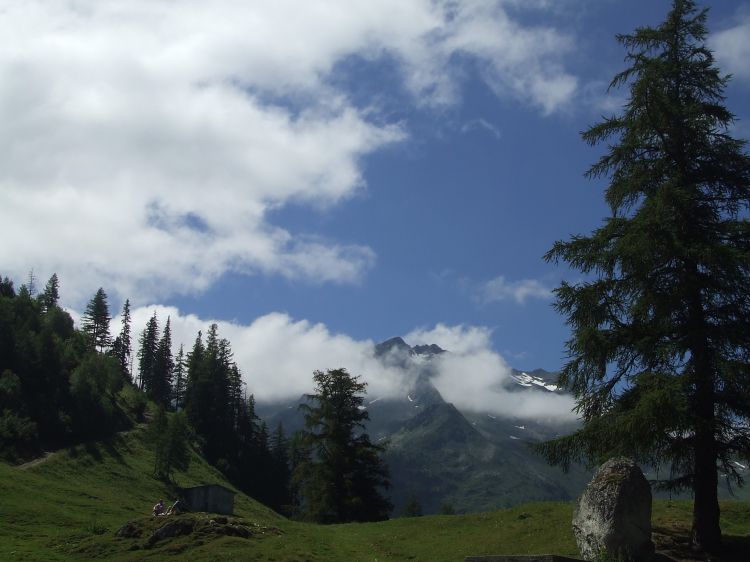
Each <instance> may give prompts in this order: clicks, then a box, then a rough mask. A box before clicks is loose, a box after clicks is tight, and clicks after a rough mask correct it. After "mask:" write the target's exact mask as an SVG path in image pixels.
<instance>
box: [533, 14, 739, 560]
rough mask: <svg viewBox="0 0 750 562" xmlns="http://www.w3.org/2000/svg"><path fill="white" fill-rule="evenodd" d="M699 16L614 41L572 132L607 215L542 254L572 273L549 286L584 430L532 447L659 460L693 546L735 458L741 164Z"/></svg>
mask: <svg viewBox="0 0 750 562" xmlns="http://www.w3.org/2000/svg"><path fill="white" fill-rule="evenodd" d="M706 18H707V11H706V10H698V9H697V7H696V6H695V3H694V2H693V1H692V0H674V2H673V5H672V8H671V11H670V12H669V14H668V15H667V18H666V20H665V21H664V22H663V23H661V24H660V25H658V26H657V27H642V28H638V29H636V31H635V32H634V33H633V34H630V35H619V36H618V37H617V39H618V41H619V42H620V43H621V44H622V45H623V46H624V47H625V49H626V51H627V56H626V59H625V60H626V62H627V63H628V65H629V66H628V67H627V68H626V69H625V70H624V71H622V72H621V73H619V74H618V75H616V76H615V78H614V79H613V80H612V83H611V86H610V87H611V88H627V89H628V91H629V98H628V100H627V103H626V104H625V106H624V107H623V110H622V111H621V113H620V114H619V115H614V116H611V117H608V118H605V119H604V120H603V121H602V122H601V123H599V124H597V125H594V126H593V127H591V128H590V129H588V130H587V131H585V132H584V133H583V135H582V136H583V139H584V140H585V141H586V142H587V143H589V144H591V145H599V144H602V143H604V144H605V145H606V147H607V150H606V152H605V153H604V155H603V156H602V157H601V158H600V159H599V160H598V161H597V162H596V163H595V164H594V165H593V166H592V167H591V168H590V170H589V171H588V174H587V176H588V177H589V178H590V179H606V180H607V181H608V182H609V183H608V186H607V188H606V191H605V199H606V202H607V203H608V204H609V207H610V210H611V216H609V217H607V218H606V219H605V221H604V223H603V225H602V226H601V227H600V228H598V229H596V230H595V231H594V232H593V233H591V235H589V236H574V237H573V238H572V239H570V240H568V241H558V242H556V243H555V244H554V246H553V247H552V249H551V250H550V251H549V252H548V253H547V255H546V256H545V259H546V260H548V261H552V262H559V261H564V262H567V263H568V264H569V265H570V266H571V267H573V268H575V269H577V270H579V271H581V272H582V273H583V274H584V275H583V277H584V280H583V281H581V282H578V283H567V282H564V283H562V285H561V286H560V287H559V288H558V289H556V297H557V298H556V303H555V308H556V309H557V310H558V311H559V312H560V313H562V314H563V315H564V316H566V318H567V323H568V324H569V325H570V327H571V330H572V337H571V339H570V340H569V341H568V343H567V349H568V353H569V361H568V363H567V364H566V366H565V367H564V369H563V371H562V373H561V377H560V381H561V384H563V385H564V386H566V387H567V388H568V389H570V390H571V391H572V392H573V393H574V394H575V396H576V399H577V412H578V413H579V414H580V416H581V418H582V420H583V422H584V425H583V427H582V429H581V430H579V431H578V432H576V433H575V434H573V435H570V436H568V437H563V438H561V439H557V440H555V441H551V442H548V443H546V444H544V445H542V446H541V447H540V450H541V451H542V453H543V454H544V455H545V456H546V458H547V459H548V460H549V461H551V462H552V463H555V464H560V465H563V466H567V465H568V464H569V463H570V462H573V461H586V462H588V463H595V462H599V461H601V460H603V459H605V458H607V457H609V456H612V455H621V454H625V455H630V456H632V457H634V458H636V459H637V460H639V461H641V462H645V463H650V464H653V465H656V466H660V467H666V469H667V470H666V471H664V470H662V473H664V472H666V474H667V477H666V478H665V479H664V480H663V481H661V482H660V484H661V485H662V487H666V488H670V489H681V488H682V489H684V488H687V489H691V490H692V491H693V494H694V498H695V501H694V512H693V530H692V533H693V542H694V544H695V545H696V546H697V547H700V548H702V549H704V550H709V551H710V550H715V549H716V548H718V547H719V545H720V542H721V531H720V529H719V506H718V501H717V481H718V473H717V471H718V469H719V468H720V469H721V471H722V472H724V473H726V474H727V475H728V476H729V477H730V478H731V479H733V481H734V482H735V483H736V484H738V485H741V484H742V483H743V482H742V477H741V475H740V474H739V473H738V472H737V470H736V466H735V465H734V464H733V461H735V460H737V459H738V458H745V459H747V458H748V457H749V456H750V430H749V429H748V422H749V421H750V290H749V289H750V283H749V281H750V276H749V275H748V274H749V273H750V224H749V223H748V220H747V216H748V205H749V203H750V158H749V157H748V156H747V154H746V153H745V152H744V150H745V141H742V140H737V139H734V138H733V137H732V136H731V134H730V127H731V125H732V123H733V121H734V117H733V115H732V114H731V113H730V112H729V110H727V109H726V107H725V106H724V101H725V97H724V90H725V87H726V85H727V83H728V80H729V77H727V76H724V75H722V74H721V73H720V71H719V69H718V68H717V67H716V65H715V63H714V58H713V55H712V53H711V51H710V50H709V49H708V48H707V47H706V36H707V29H706Z"/></svg>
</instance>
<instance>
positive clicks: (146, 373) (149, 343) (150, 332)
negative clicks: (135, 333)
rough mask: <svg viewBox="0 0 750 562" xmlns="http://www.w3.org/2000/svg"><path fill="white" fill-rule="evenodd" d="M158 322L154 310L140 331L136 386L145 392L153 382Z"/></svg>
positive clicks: (149, 390) (148, 390)
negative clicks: (137, 381) (137, 380)
mask: <svg viewBox="0 0 750 562" xmlns="http://www.w3.org/2000/svg"><path fill="white" fill-rule="evenodd" d="M158 336H159V322H158V320H157V319H156V312H154V315H153V316H152V317H151V318H149V320H148V322H147V323H146V327H145V328H144V330H143V332H142V333H141V337H140V344H141V345H140V349H139V350H138V372H139V383H138V387H139V388H140V389H141V390H145V391H146V394H148V393H149V392H151V388H152V386H153V384H154V377H155V374H154V368H155V365H156V350H157V347H158V345H159V344H158V340H157V338H158Z"/></svg>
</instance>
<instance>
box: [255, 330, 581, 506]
mask: <svg viewBox="0 0 750 562" xmlns="http://www.w3.org/2000/svg"><path fill="white" fill-rule="evenodd" d="M451 355H452V353H451V351H449V350H444V349H442V348H441V347H439V346H437V345H435V344H423V345H415V346H410V345H409V344H407V343H406V342H405V341H404V340H403V339H402V338H400V337H395V338H392V339H389V340H387V341H384V342H382V343H380V344H377V345H376V346H375V348H374V357H375V358H376V359H377V360H378V362H379V363H380V364H382V365H383V367H384V368H385V369H390V370H393V369H400V370H402V371H403V372H404V373H405V378H406V380H407V384H405V385H404V392H403V395H402V396H398V397H393V396H387V397H379V396H377V395H371V396H367V398H366V400H365V404H366V406H364V407H366V408H367V410H368V413H369V416H370V421H369V423H368V426H367V432H368V433H369V434H370V436H371V438H372V439H373V441H378V442H380V443H381V444H384V445H385V446H386V453H385V459H386V462H387V464H388V466H389V469H390V475H391V488H390V490H389V493H390V496H391V501H392V502H393V504H394V515H395V516H398V515H399V514H400V513H401V510H402V509H403V506H404V504H405V502H406V501H407V499H409V498H416V499H417V500H418V502H419V504H420V505H421V507H422V509H423V512H424V513H426V514H429V513H437V512H439V511H440V510H441V509H444V508H447V507H448V506H450V507H451V508H452V509H454V510H455V511H457V512H477V511H487V510H492V509H496V508H498V507H507V506H512V505H516V504H519V503H522V502H525V501H532V500H539V501H544V500H570V499H574V498H575V497H577V495H578V494H580V492H581V490H582V489H583V487H584V486H585V484H586V482H587V481H588V479H589V478H590V473H589V472H588V471H586V470H584V469H583V468H581V467H575V466H574V467H572V469H571V471H570V472H569V473H567V474H566V473H563V472H562V470H560V469H558V468H555V467H550V466H548V465H547V464H546V462H545V461H544V460H543V459H542V458H541V457H539V456H537V455H536V454H535V453H534V452H533V451H532V449H531V447H530V445H531V444H533V443H536V442H539V441H542V440H545V439H550V438H553V437H555V436H556V435H560V434H564V433H567V432H570V431H573V430H574V429H575V427H576V422H575V421H571V420H572V416H571V417H570V418H567V419H566V420H562V421H561V419H560V418H559V417H557V416H550V417H543V416H540V417H539V418H537V419H534V418H531V417H529V415H528V414H527V413H526V412H515V411H513V410H512V409H511V410H508V411H506V412H504V413H501V412H498V411H497V409H496V408H493V409H492V410H484V409H483V408H482V407H481V405H480V406H479V407H476V408H469V407H465V406H464V407H458V406H457V405H455V404H453V403H450V402H448V401H446V400H445V399H444V397H443V396H442V394H441V392H440V391H439V390H438V388H437V386H436V384H435V382H436V381H437V380H440V378H445V377H446V376H448V375H447V373H446V369H445V366H446V364H448V365H450V364H451V363H450V361H449V358H450V357H451ZM451 376H452V377H454V378H456V379H457V380H459V381H460V380H461V377H462V373H458V372H457V373H452V374H451ZM556 378H557V375H556V374H555V373H551V372H548V371H544V370H542V369H538V370H534V371H518V370H511V371H510V372H509V373H507V376H503V377H498V380H497V382H496V384H497V385H499V386H502V388H497V389H496V390H497V391H498V392H499V393H501V395H502V396H509V395H510V396H513V395H517V396H518V402H519V403H521V402H524V401H526V400H528V399H529V397H532V398H534V397H538V398H539V399H540V400H544V399H550V398H553V397H554V396H563V395H564V394H565V393H564V392H563V391H562V390H561V389H559V388H558V387H557V385H556V384H555V383H556ZM304 400H305V398H304V397H300V401H304ZM298 403H299V402H286V403H275V404H268V403H267V404H262V403H261V404H258V406H257V408H258V413H259V415H260V416H261V417H263V418H264V419H266V420H268V423H269V425H271V426H273V425H275V424H276V423H278V422H281V423H282V424H283V425H284V428H285V430H286V431H288V432H293V431H295V430H297V429H301V428H302V426H303V419H302V416H301V414H300V413H299V412H298V410H297V404H298Z"/></svg>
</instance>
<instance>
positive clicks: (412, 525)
mask: <svg viewBox="0 0 750 562" xmlns="http://www.w3.org/2000/svg"><path fill="white" fill-rule="evenodd" d="M153 461H154V455H153V451H152V450H151V449H150V447H149V446H148V445H147V444H146V441H145V440H144V430H143V429H136V430H134V431H132V432H128V433H123V434H120V435H118V436H117V437H115V438H113V439H111V440H108V441H105V442H99V443H95V444H90V445H81V446H78V447H74V448H71V449H69V450H64V451H60V452H57V453H55V454H53V455H52V456H50V457H49V458H48V459H47V460H45V461H44V462H41V463H39V464H36V465H34V466H31V467H28V468H19V467H14V466H10V465H7V464H0V560H91V559H107V560H162V559H189V560H268V561H326V562H328V561H338V560H340V561H356V560H362V561H365V560H367V561H376V560H377V561H384V560H392V561H402V560H418V561H434V562H439V561H448V560H463V558H464V557H465V556H467V555H481V554H541V553H557V554H565V555H571V556H575V555H576V554H577V549H576V546H575V541H574V539H573V535H572V532H571V528H570V520H571V516H572V511H573V505H572V504H571V503H535V504H526V505H522V506H518V507H515V508H511V509H504V510H500V511H495V512H489V513H479V514H469V515H449V516H428V517H418V518H404V519H393V520H390V521H385V522H381V523H368V524H347V525H330V526H321V525H312V524H306V523H300V522H295V521H290V520H288V519H285V518H283V517H281V516H280V515H278V514H276V513H274V512H273V511H271V510H269V509H268V508H265V507H264V506H262V505H261V504H259V503H257V502H255V501H254V500H252V499H251V498H248V497H247V496H245V495H243V494H239V493H238V494H237V497H236V502H235V520H236V521H237V522H239V523H241V524H243V525H245V526H247V527H249V528H250V529H252V536H251V537H250V538H240V537H234V536H224V535H212V534H205V533H204V534H200V533H193V534H190V535H186V536H178V537H174V538H171V539H165V540H163V541H159V542H157V543H156V544H155V545H153V547H151V548H144V546H145V544H146V541H145V537H146V535H144V536H143V537H141V538H120V537H116V536H115V532H116V531H117V530H118V529H119V528H120V527H121V526H122V525H124V524H125V523H126V522H129V521H135V522H136V523H137V524H138V525H140V526H142V527H143V528H144V529H145V531H146V533H147V534H148V533H149V532H150V531H152V530H154V529H156V528H158V527H160V526H162V525H164V524H165V522H167V521H169V520H174V518H152V517H150V510H151V507H152V505H153V504H154V503H155V502H156V501H157V500H158V499H159V498H164V499H165V500H167V501H169V500H170V499H172V498H173V497H174V490H173V489H170V487H169V486H166V485H165V484H164V483H162V482H160V481H158V480H155V479H154V478H152V476H151V470H152V467H153ZM175 481H176V484H178V485H180V486H190V485H196V484H200V483H206V482H218V483H223V484H225V485H227V483H226V482H225V481H224V479H223V478H222V476H221V475H220V474H219V473H218V472H217V471H216V470H214V469H213V468H212V467H210V466H209V465H207V464H206V463H205V462H204V461H203V460H202V459H201V458H200V457H199V456H197V455H194V456H193V459H192V461H191V464H190V467H189V469H188V470H187V471H186V472H178V473H177V474H176V475H175ZM722 507H723V521H722V523H723V529H724V533H725V535H728V542H729V544H730V545H731V547H732V549H733V550H734V551H737V552H750V504H748V503H745V502H725V503H724V504H723V506H722ZM690 509H691V508H690V504H689V502H684V501H678V502H666V501H658V502H656V503H655V509H654V527H655V536H656V538H657V539H658V540H659V541H661V542H662V543H663V544H664V546H665V549H666V551H667V552H670V553H679V552H682V551H684V548H683V547H684V542H685V540H686V537H687V532H688V529H689V526H690ZM179 517H187V518H194V519H195V518H198V519H200V518H203V519H204V520H208V519H210V517H211V516H209V515H206V514H188V515H185V516H179ZM204 522H205V523H208V521H204ZM680 549H682V550H680ZM738 549H739V550H738ZM726 559H727V560H742V558H737V557H735V556H734V555H733V554H730V555H728V557H727V558H726Z"/></svg>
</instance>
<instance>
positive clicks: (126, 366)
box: [113, 299, 133, 381]
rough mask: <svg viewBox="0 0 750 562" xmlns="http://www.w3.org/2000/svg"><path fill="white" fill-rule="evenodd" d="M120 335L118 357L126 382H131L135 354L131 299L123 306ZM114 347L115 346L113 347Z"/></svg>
mask: <svg viewBox="0 0 750 562" xmlns="http://www.w3.org/2000/svg"><path fill="white" fill-rule="evenodd" d="M120 322H121V325H122V327H121V328H120V334H119V335H118V336H117V339H118V341H119V343H118V345H117V351H116V356H117V359H118V360H119V361H120V369H121V370H122V375H123V376H124V377H125V379H126V380H128V381H129V380H130V379H131V376H130V357H131V355H132V353H133V346H132V342H131V338H130V299H125V304H124V305H122V319H121V321H120ZM113 347H114V346H113Z"/></svg>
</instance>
